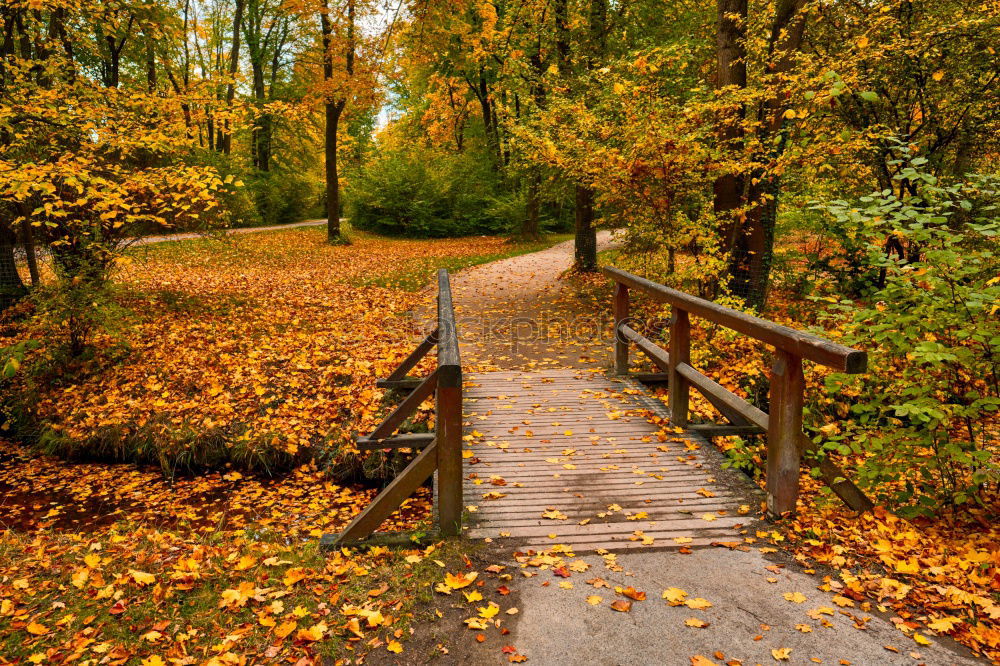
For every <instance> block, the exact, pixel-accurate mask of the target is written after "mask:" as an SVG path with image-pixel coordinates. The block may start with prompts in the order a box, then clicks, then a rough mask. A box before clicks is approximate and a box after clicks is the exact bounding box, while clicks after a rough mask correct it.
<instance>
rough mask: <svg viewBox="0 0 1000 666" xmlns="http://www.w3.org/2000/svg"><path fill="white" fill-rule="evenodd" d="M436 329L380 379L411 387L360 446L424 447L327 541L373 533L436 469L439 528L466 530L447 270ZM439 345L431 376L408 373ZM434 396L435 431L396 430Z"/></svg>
mask: <svg viewBox="0 0 1000 666" xmlns="http://www.w3.org/2000/svg"><path fill="white" fill-rule="evenodd" d="M437 278H438V297H437V328H436V329H435V330H434V331H433V332H432V333H431V334H430V335H428V336H427V337H426V338H425V339H424V341H423V342H421V343H420V345H418V346H417V348H416V349H415V350H414V351H413V353H411V354H410V355H409V356H408V357H407V358H406V359H405V360H404V361H403V362H402V363H401V364H400V365H399V367H397V368H396V369H395V370H394V371H393V372H392V374H390V375H389V376H388V377H386V378H385V379H382V380H379V381H378V382H377V383H376V385H377V386H379V387H382V388H392V389H399V390H401V391H404V392H406V391H408V392H409V393H408V395H407V396H406V397H405V398H404V399H403V401H402V402H400V403H399V406H398V407H396V409H395V410H393V412H392V413H391V414H389V416H387V417H386V418H385V420H383V421H382V423H380V424H379V425H378V427H376V428H375V430H373V431H372V432H371V434H369V435H368V436H366V437H360V438H358V443H357V445H358V449H360V450H363V451H364V450H368V451H370V450H377V449H399V448H413V449H418V448H422V449H423V450H422V451H420V453H419V454H417V457H415V458H414V459H413V460H412V461H411V462H410V464H409V465H407V466H406V468H405V469H404V470H403V471H402V472H400V473H399V475H398V476H397V477H396V478H395V479H393V480H392V482H391V483H390V484H389V485H388V486H386V487H385V489H384V490H382V492H381V493H379V494H378V496H376V497H375V499H374V500H372V502H371V504H369V505H368V506H367V507H366V508H365V509H364V510H363V511H362V512H361V513H359V514H358V515H357V516H356V517H355V518H354V520H352V521H351V523H350V524H349V525H348V526H347V527H346V528H344V531H343V532H341V533H340V534H339V535H329V536H326V537H324V539H323V545H325V546H341V545H344V544H347V543H351V542H358V541H361V540H363V539H366V538H367V537H369V536H370V535H371V534H372V533H373V532H374V531H375V530H376V529H378V527H379V525H381V524H382V522H383V521H384V520H385V519H386V518H388V517H389V516H390V515H391V514H392V512H393V511H395V510H396V509H397V508H399V506H400V505H401V504H402V503H403V501H404V500H406V499H407V498H408V497H410V496H411V495H412V494H413V492H414V491H415V490H416V489H417V488H419V487H420V486H421V485H422V484H423V483H424V482H425V481H426V480H427V479H428V478H429V477H430V476H431V474H433V473H434V470H437V493H436V507H435V508H436V513H437V528H438V530H439V533H440V534H441V535H444V536H453V535H456V534H459V533H460V532H461V530H462V363H461V359H460V356H459V351H458V331H457V329H456V325H455V308H454V307H453V305H452V301H451V283H450V282H449V280H448V271H446V270H445V269H443V268H442V269H441V270H439V271H438V275H437ZM434 347H437V367H436V368H435V369H434V371H433V372H431V373H430V374H429V375H428V376H427V377H424V378H413V377H408V376H407V373H408V372H410V371H411V370H412V369H413V368H414V367H415V366H416V365H417V363H419V362H420V360H421V359H422V358H423V357H424V356H426V355H427V353H428V352H430V350H431V349H433V348H434ZM431 395H434V398H435V408H434V411H435V430H434V432H432V433H414V434H394V433H395V432H396V431H397V430H398V428H399V427H400V426H401V425H402V424H403V423H404V422H405V421H406V419H407V418H408V417H409V416H411V415H412V414H413V413H414V412H415V411H416V409H417V408H418V407H419V406H420V404H421V403H422V402H423V401H424V400H426V399H427V398H429V397H431Z"/></svg>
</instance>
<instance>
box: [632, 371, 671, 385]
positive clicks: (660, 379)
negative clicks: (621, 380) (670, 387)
mask: <svg viewBox="0 0 1000 666" xmlns="http://www.w3.org/2000/svg"><path fill="white" fill-rule="evenodd" d="M628 378H629V379H632V380H635V381H637V382H641V383H643V384H654V385H655V384H668V383H669V382H670V373H667V372H633V373H631V374H629V375H628Z"/></svg>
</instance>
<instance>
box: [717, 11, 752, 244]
mask: <svg viewBox="0 0 1000 666" xmlns="http://www.w3.org/2000/svg"><path fill="white" fill-rule="evenodd" d="M717 7H718V20H717V23H716V35H715V45H716V88H717V89H719V90H722V89H724V88H726V87H728V86H736V87H737V88H740V89H743V88H746V86H747V65H746V56H747V54H746V44H745V40H746V32H745V30H746V20H747V0H718V3H717ZM720 115H721V117H720V119H719V141H720V144H721V146H722V148H723V150H725V151H729V152H739V151H740V149H741V148H742V146H743V141H742V137H743V127H742V125H741V122H742V120H743V117H744V115H745V109H744V108H743V105H742V104H741V105H739V107H738V108H735V109H727V110H726V111H724V112H723V113H722V114H720ZM712 189H713V191H714V194H715V198H714V201H713V207H714V209H715V214H716V215H717V216H719V217H720V218H728V217H729V214H730V212H731V211H733V210H735V209H737V208H740V207H741V206H742V204H743V196H742V195H743V182H742V178H741V177H740V175H739V174H737V173H727V174H724V175H722V176H719V177H718V178H717V179H716V180H715V183H714V185H713V188H712ZM733 226H734V224H733V220H731V219H724V220H723V223H722V227H721V232H722V238H723V243H724V246H723V247H725V248H727V249H730V248H731V244H732V240H733V239H732V233H733Z"/></svg>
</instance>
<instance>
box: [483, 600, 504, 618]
mask: <svg viewBox="0 0 1000 666" xmlns="http://www.w3.org/2000/svg"><path fill="white" fill-rule="evenodd" d="M499 612H500V607H499V606H497V605H496V604H495V603H493V602H492V601H491V602H490V603H489V605H488V606H486V607H485V608H483V607H482V606H480V607H479V617H481V618H483V619H484V620H489V619H491V618H493V617H494V616H496V614H497V613H499Z"/></svg>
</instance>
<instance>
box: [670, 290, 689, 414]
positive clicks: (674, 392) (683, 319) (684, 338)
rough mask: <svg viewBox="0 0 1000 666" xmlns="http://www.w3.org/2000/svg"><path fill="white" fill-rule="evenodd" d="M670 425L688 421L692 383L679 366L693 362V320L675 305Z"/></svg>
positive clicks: (671, 346)
mask: <svg viewBox="0 0 1000 666" xmlns="http://www.w3.org/2000/svg"><path fill="white" fill-rule="evenodd" d="M669 361H670V372H669V374H670V425H673V426H677V427H679V428H683V427H684V426H686V425H687V422H688V394H689V392H690V384H689V383H688V380H687V379H685V378H684V377H683V376H682V375H681V374H680V373H679V372H677V366H678V365H679V364H681V363H685V364H690V362H691V320H690V319H689V318H688V313H687V310H681V309H680V308H679V307H677V306H676V305H675V306H674V314H673V316H672V317H671V318H670V359H669Z"/></svg>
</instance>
